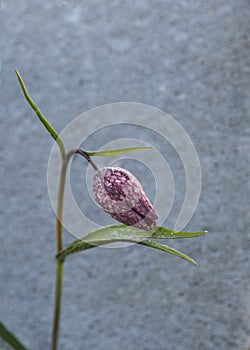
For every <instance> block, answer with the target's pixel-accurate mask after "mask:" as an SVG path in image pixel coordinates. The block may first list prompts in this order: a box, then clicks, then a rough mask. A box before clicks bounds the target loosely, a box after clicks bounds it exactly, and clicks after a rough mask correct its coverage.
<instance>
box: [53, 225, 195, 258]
mask: <svg viewBox="0 0 250 350" xmlns="http://www.w3.org/2000/svg"><path fill="white" fill-rule="evenodd" d="M157 229H158V227H157ZM172 232H173V230H171V229H167V228H166V232H165V233H164V231H163V230H162V228H161V231H160V234H159V233H158V234H157V235H155V237H154V238H157V239H159V238H160V239H161V238H162V239H163V238H164V239H166V238H173V236H172ZM174 232H176V233H175V235H177V234H178V232H177V231H174ZM190 234H194V233H193V232H191V233H190ZM195 234H196V235H198V233H195ZM199 234H200V232H199ZM190 237H191V236H190ZM193 237H196V236H193ZM145 238H152V232H150V231H145V230H142V229H139V228H135V227H133V226H127V225H124V224H117V225H111V226H106V227H102V228H100V229H98V230H96V231H93V232H91V233H89V234H87V235H86V236H84V237H82V238H81V239H78V240H76V241H74V242H73V243H71V244H69V245H68V246H67V247H66V248H65V249H63V250H62V251H61V252H59V254H58V255H57V256H56V258H57V259H59V260H65V259H66V257H67V256H68V255H71V254H75V253H78V252H80V251H84V250H86V249H90V248H94V247H95V246H101V245H105V244H108V243H113V242H132V243H138V244H141V245H144V246H148V247H151V248H155V249H158V250H162V251H165V252H167V253H170V254H172V255H175V256H177V257H180V258H182V259H185V260H188V261H189V262H191V263H193V264H195V265H198V264H197V262H196V261H195V260H194V259H192V258H190V257H189V256H187V255H186V254H184V253H182V252H180V251H178V250H176V249H175V248H172V247H169V246H167V245H164V244H161V243H158V242H155V241H151V240H145ZM174 238H177V236H175V237H174ZM181 238H183V236H182V237H181Z"/></svg>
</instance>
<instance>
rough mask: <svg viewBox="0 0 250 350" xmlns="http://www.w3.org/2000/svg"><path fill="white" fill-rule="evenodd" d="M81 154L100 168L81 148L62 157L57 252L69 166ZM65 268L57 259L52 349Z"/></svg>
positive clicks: (57, 323)
mask: <svg viewBox="0 0 250 350" xmlns="http://www.w3.org/2000/svg"><path fill="white" fill-rule="evenodd" d="M76 153H78V154H80V155H82V156H83V157H84V158H85V159H87V160H88V162H89V163H90V164H91V165H92V167H93V168H94V169H95V170H98V168H97V166H96V165H95V163H94V162H93V161H92V159H91V158H90V157H89V155H88V154H87V153H86V152H85V151H83V150H81V149H73V150H71V151H69V152H68V153H67V155H66V157H65V160H64V159H62V167H61V176H60V183H59V190H58V202H57V219H56V238H57V254H58V253H59V252H60V251H61V250H62V249H63V239H62V229H63V226H62V218H63V201H64V190H65V180H66V175H67V168H68V163H69V160H70V158H71V157H72V156H73V155H74V154H76ZM63 268H64V261H63V260H60V261H59V260H57V270H56V290H55V307H54V321H53V331H52V348H51V349H52V350H57V345H58V335H59V325H60V314H61V300H62V285H63Z"/></svg>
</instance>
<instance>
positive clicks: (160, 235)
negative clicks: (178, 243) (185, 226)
mask: <svg viewBox="0 0 250 350" xmlns="http://www.w3.org/2000/svg"><path fill="white" fill-rule="evenodd" d="M150 232H152V234H151V235H150V236H149V237H151V238H157V239H172V238H193V237H198V236H201V235H204V234H206V233H207V231H199V232H184V231H175V230H172V229H171V228H167V227H162V226H157V227H156V229H154V230H151V231H150Z"/></svg>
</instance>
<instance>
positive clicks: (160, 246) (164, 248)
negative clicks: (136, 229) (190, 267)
mask: <svg viewBox="0 0 250 350" xmlns="http://www.w3.org/2000/svg"><path fill="white" fill-rule="evenodd" d="M138 244H141V245H145V246H147V247H151V248H154V249H159V250H162V251H163V252H167V253H170V254H173V255H175V256H178V257H179V258H182V259H185V260H187V261H189V262H191V263H192V264H194V265H197V266H198V263H197V262H196V261H195V260H194V259H192V258H190V257H189V256H188V255H186V254H184V253H182V252H180V251H179V250H177V249H174V248H172V247H169V246H167V245H165V244H161V243H158V242H155V241H149V240H145V241H141V242H138Z"/></svg>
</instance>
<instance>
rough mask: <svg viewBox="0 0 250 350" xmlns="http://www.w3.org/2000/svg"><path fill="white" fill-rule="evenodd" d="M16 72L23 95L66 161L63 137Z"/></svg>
mask: <svg viewBox="0 0 250 350" xmlns="http://www.w3.org/2000/svg"><path fill="white" fill-rule="evenodd" d="M15 72H16V75H17V78H18V81H19V84H20V86H21V88H22V91H23V94H24V96H25V98H26V100H27V101H28V103H29V105H30V106H31V108H32V109H33V111H34V112H35V113H36V115H37V116H38V118H39V119H40V121H41V122H42V124H43V125H44V127H45V128H46V129H47V131H48V132H49V133H50V135H51V136H52V137H53V139H55V141H56V142H57V144H58V146H59V148H60V152H61V155H62V158H63V159H64V160H65V159H66V151H65V147H64V144H63V141H62V139H61V137H60V136H59V134H58V132H57V131H56V130H55V129H54V128H53V126H52V125H51V124H50V123H49V121H48V120H47V119H46V118H45V117H44V115H43V114H42V112H41V111H40V109H39V108H38V107H37V105H36V104H35V102H34V101H33V100H32V98H31V97H30V95H29V93H28V90H27V88H26V86H25V84H24V81H23V79H22V77H21V75H20V73H19V72H18V70H17V69H16V70H15Z"/></svg>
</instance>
